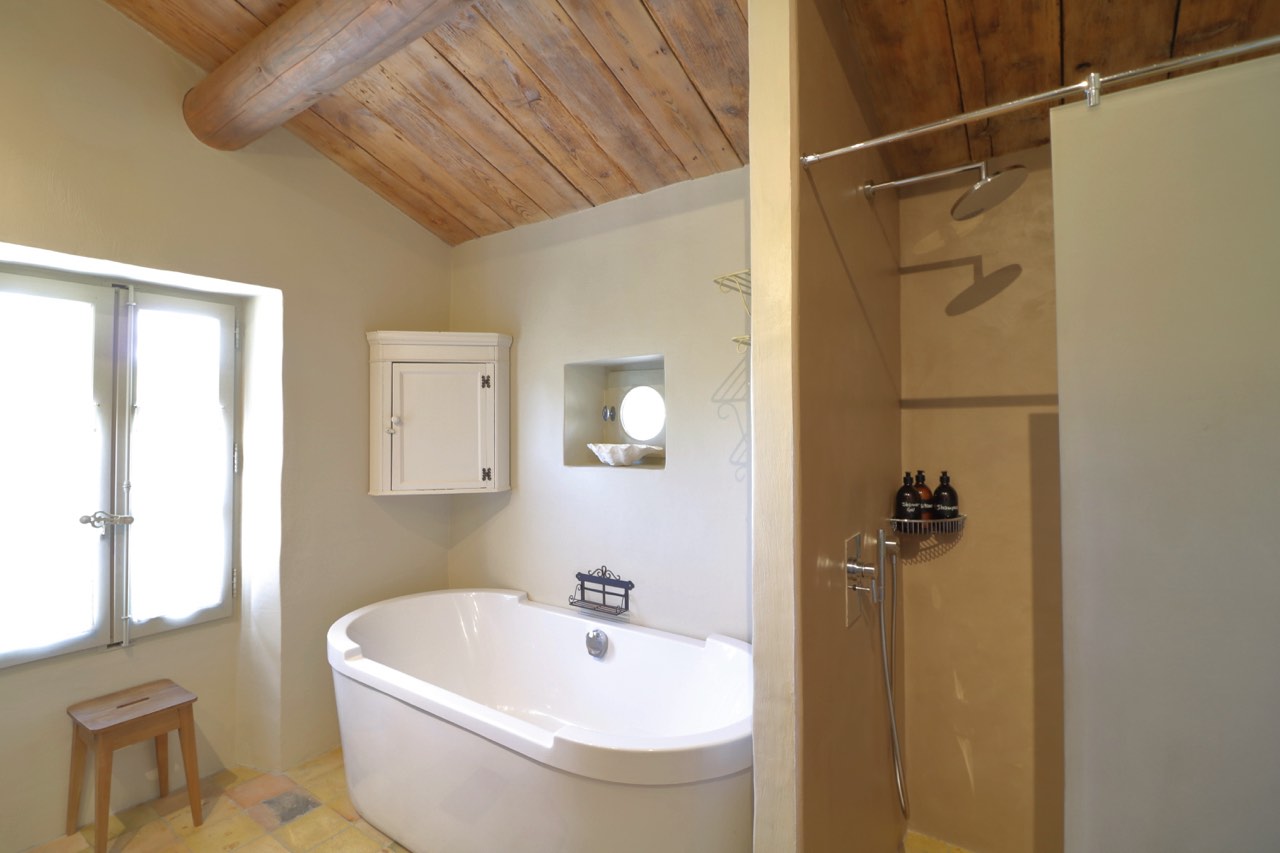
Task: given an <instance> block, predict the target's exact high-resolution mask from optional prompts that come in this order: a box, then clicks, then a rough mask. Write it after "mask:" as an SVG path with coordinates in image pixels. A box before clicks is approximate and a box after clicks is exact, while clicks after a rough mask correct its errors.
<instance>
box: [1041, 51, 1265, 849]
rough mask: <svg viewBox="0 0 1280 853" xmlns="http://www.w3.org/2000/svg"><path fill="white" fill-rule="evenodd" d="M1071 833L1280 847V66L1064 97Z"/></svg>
mask: <svg viewBox="0 0 1280 853" xmlns="http://www.w3.org/2000/svg"><path fill="white" fill-rule="evenodd" d="M1052 125H1053V198H1054V206H1055V211H1054V231H1055V235H1056V243H1057V247H1056V258H1057V302H1058V313H1057V318H1058V347H1059V355H1058V366H1059V367H1058V377H1059V393H1060V395H1061V447H1062V543H1063V567H1062V580H1063V625H1064V673H1065V693H1066V702H1065V724H1066V725H1065V729H1066V731H1065V747H1066V749H1065V757H1066V796H1065V816H1066V845H1065V849H1066V850H1067V851H1068V853H1085V851H1097V850H1169V851H1201V850H1233V851H1257V853H1261V852H1262V851H1271V850H1277V849H1280V823H1277V821H1276V816H1275V811H1276V809H1275V791H1276V790H1277V788H1280V762H1278V761H1277V760H1276V720H1277V718H1280V670H1278V669H1277V667H1276V663H1275V652H1276V649H1277V647H1280V622H1277V620H1276V614H1275V606H1276V602H1277V601H1280V573H1277V571H1276V553H1277V552H1278V551H1280V526H1277V524H1276V521H1275V516H1276V513H1275V502H1274V501H1273V500H1271V499H1270V495H1271V492H1272V491H1273V486H1272V485H1271V483H1272V481H1273V480H1274V478H1275V472H1276V471H1280V450H1278V449H1277V448H1278V445H1277V443H1276V435H1277V434H1278V433H1280V397H1277V395H1276V389H1277V388H1278V387H1280V343H1278V341H1280V339H1278V338H1277V336H1276V328H1275V327H1276V319H1277V318H1280V289H1277V273H1276V270H1277V269H1280V241H1277V240H1276V233H1277V225H1278V224H1280V168H1277V152H1280V57H1277V56H1272V57H1268V58H1266V59H1259V60H1254V61H1251V62H1247V63H1240V64H1237V65H1231V66H1228V67H1225V68H1217V69H1214V70H1211V71H1204V72H1202V73H1198V74H1193V75H1190V76H1185V77H1179V78H1176V79H1173V80H1168V81H1162V82H1159V83H1154V84H1152V85H1150V86H1145V87H1142V88H1140V89H1134V90H1130V91H1124V92H1120V93H1117V94H1112V95H1103V98H1102V104H1101V106H1100V107H1097V108H1096V109H1093V110H1090V109H1088V108H1086V107H1084V106H1083V105H1073V106H1070V107H1063V108H1059V109H1056V110H1054V112H1053V114H1052Z"/></svg>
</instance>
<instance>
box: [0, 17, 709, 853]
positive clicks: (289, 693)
mask: <svg viewBox="0 0 1280 853" xmlns="http://www.w3.org/2000/svg"><path fill="white" fill-rule="evenodd" d="M0 22H2V23H0V104H3V105H4V124H3V131H2V132H0V241H6V242H10V243H17V244H23V245H29V246H37V247H41V248H46V249H53V250H58V251H62V252H69V253H74V254H78V255H84V256H89V257H96V258H108V259H112V260H116V261H123V262H127V263H133V264H138V265H142V266H146V267H154V268H160V269H168V270H177V271H181V272H188V273H197V274H202V275H208V276H214V277H219V278H225V279H231V280H234V281H241V282H250V283H254V284H259V285H265V286H268V287H272V288H278V289H279V290H280V291H282V293H283V321H282V322H283V341H284V343H283V353H282V355H283V375H282V377H281V376H280V375H279V374H277V376H276V377H274V380H275V381H279V382H281V383H282V390H283V399H284V404H283V423H284V427H283V429H284V435H283V463H282V466H281V467H279V469H278V470H276V471H274V472H272V471H267V472H266V473H265V475H264V476H261V477H260V480H261V481H263V482H265V483H266V484H267V491H268V492H270V489H271V487H272V483H274V488H275V489H277V490H278V491H279V497H278V499H275V500H276V503H277V504H278V505H279V507H280V513H281V515H282V521H281V523H280V525H278V529H275V530H274V532H273V530H271V529H270V527H271V524H270V517H271V516H272V513H273V511H274V510H273V507H271V506H270V505H269V504H270V502H271V500H272V498H271V497H270V495H269V494H268V496H267V498H266V500H265V502H263V501H260V502H259V505H260V506H263V509H264V512H262V513H258V514H255V516H254V518H253V521H254V522H256V523H258V524H260V525H263V522H264V518H263V516H266V517H267V519H266V521H267V523H266V524H265V525H264V526H265V527H266V528H267V529H266V530H265V536H262V537H259V541H260V542H261V541H262V540H265V543H266V544H265V545H262V544H259V546H258V547H259V549H260V550H259V552H258V553H256V554H254V555H252V556H251V557H250V558H247V560H246V564H247V565H249V564H252V566H253V571H254V572H255V574H254V575H253V576H252V577H251V578H247V579H246V581H247V584H250V585H252V586H253V595H254V601H255V602H257V603H259V604H261V605H262V609H261V610H260V611H255V612H254V613H253V614H248V615H251V616H252V620H248V619H246V620H228V621H223V622H219V623H214V624H211V625H207V626H204V627H199V628H194V629H188V630H185V631H180V632H176V633H173V634H169V635H165V636H162V637H158V638H153V639H149V640H144V641H142V642H140V643H138V645H136V646H135V647H134V648H132V649H130V650H113V651H107V652H100V653H88V654H84V655H79V656H73V657H69V658H64V659H59V660H54V661H49V662H43V663H35V664H30V665H26V666H22V667H18V668H16V669H9V670H4V671H0V851H5V853H8V851H14V850H21V849H23V848H25V847H27V846H30V845H32V844H35V843H38V842H42V841H45V840H48V839H50V838H52V837H55V836H57V835H59V834H61V830H62V824H63V810H64V809H65V799H64V798H65V796H66V783H67V780H66V773H67V762H68V755H69V732H70V726H69V723H68V722H67V718H66V716H65V713H64V709H65V708H66V706H67V705H68V704H70V703H71V702H73V701H76V700H79V699H83V698H86V697H90V696H94V695H98V694H100V693H103V692H107V691H109V690H112V689H117V688H120V687H125V686H128V685H131V684H135V683H139V682H142V681H146V680H148V679H151V678H155V677H166V676H167V677H171V678H174V679H175V680H177V681H178V682H180V683H182V684H183V685H185V686H187V687H188V688H190V689H192V690H194V691H195V692H196V693H197V694H198V695H199V696H200V700H199V702H198V703H197V705H196V720H197V726H198V729H199V741H200V761H201V771H202V772H203V773H208V772H212V771H213V770H216V769H217V768H218V767H219V766H220V765H222V764H231V763H236V762H241V761H243V762H248V763H253V764H258V765H259V766H275V767H279V766H287V765H290V764H293V763H296V762H297V761H299V760H301V759H303V758H305V757H307V756H308V755H310V754H312V753H315V752H319V751H322V750H324V749H327V748H330V747H332V746H334V745H336V743H337V728H336V719H335V712H334V710H333V699H332V688H331V684H330V675H329V671H328V666H327V664H326V662H325V659H324V631H325V629H326V628H327V626H328V624H329V623H330V622H331V621H332V620H333V619H334V618H336V617H337V616H339V615H341V614H342V613H344V612H347V611H349V610H351V609H353V608H354V607H357V606H360V605H362V604H365V603H367V602H370V601H374V600H377V599H380V598H385V597H388V596H390V595H395V594H399V593H404V592H410V591H413V590H418V589H428V588H434V587H440V586H443V585H444V584H445V581H446V574H445V564H446V558H445V551H446V549H447V545H448V536H449V526H448V522H449V506H448V503H447V499H435V498H429V497H428V498H395V499H389V500H388V499H377V498H370V497H368V496H367V495H366V494H365V493H366V491H367V482H368V481H367V472H366V470H365V468H366V459H367V451H366V442H367V424H366V418H367V416H366V406H367V394H368V390H367V367H366V364H367V358H368V353H367V347H366V343H365V338H364V333H365V331H367V330H369V329H374V328H443V327H444V326H445V325H446V324H447V322H448V302H449V293H448V287H447V275H448V270H447V256H448V249H447V247H445V246H444V245H443V244H442V243H440V242H439V241H438V240H436V239H435V238H434V237H432V236H431V235H429V234H427V233H426V232H425V231H423V230H422V229H421V228H420V227H419V226H417V225H415V224H414V223H413V222H411V221H410V220H409V219H407V218H405V217H404V216H402V215H401V214H399V213H398V212H397V211H395V210H394V209H393V208H392V207H391V206H389V205H387V204H386V203H385V202H383V201H382V200H381V199H379V198H378V197H376V196H375V195H374V194H373V193H371V192H370V191H368V190H366V189H364V188H363V187H361V186H360V185H359V184H357V183H356V182H355V181H354V180H352V179H351V178H350V177H348V176H347V175H345V174H343V173H342V172H341V171H340V170H339V169H338V168H337V167H336V166H334V165H332V164H330V163H329V162H328V161H326V160H325V159H324V158H323V157H321V156H320V155H318V154H316V153H315V152H314V151H312V150H311V149H310V148H309V147H307V146H306V145H304V144H303V143H302V142H300V141H299V140H297V139H295V138H294V137H293V136H292V135H290V134H289V133H288V132H286V131H277V132H275V133H272V134H270V135H269V136H268V137H266V138H264V139H263V140H261V141H259V142H257V143H255V144H254V145H252V146H250V147H249V148H248V149H246V150H245V151H241V152H236V153H222V152H217V151H214V150H212V149H209V148H206V147H204V146H202V145H201V144H199V143H198V142H196V141H195V140H194V139H193V138H192V137H191V135H190V133H189V132H188V131H187V129H186V127H185V126H184V125H183V123H182V117H181V112H180V103H181V100H182V96H183V94H184V92H185V91H186V90H187V89H188V88H189V87H190V86H191V85H193V84H194V83H195V82H196V81H197V80H199V79H200V77H201V72H200V71H199V70H198V69H196V68H194V67H193V66H191V65H190V64H188V63H186V62H185V61H184V60H182V59H180V58H179V57H177V56H176V55H175V54H174V53H173V52H172V51H171V50H170V49H169V48H168V47H166V46H164V45H163V44H161V43H160V42H158V41H156V40H155V39H153V38H152V37H151V36H150V35H148V34H146V33H145V32H144V31H142V30H141V29H139V28H138V27H136V26H135V25H133V24H132V23H130V22H129V21H128V20H127V19H126V18H124V17H123V16H122V15H120V14H119V13H117V12H116V11H114V10H113V9H111V8H110V7H109V6H108V5H107V4H105V3H102V2H99V0H59V2H57V3H33V2H29V0H0ZM726 310H727V306H726ZM266 313H267V314H268V316H267V317H266V322H267V323H268V324H270V323H272V322H274V323H275V325H276V326H277V328H278V327H279V324H280V322H281V320H280V318H279V316H278V315H277V316H276V317H275V318H274V321H273V318H272V317H271V316H269V315H270V314H271V312H270V311H269V310H268V311H267V312H266ZM260 378H261V379H262V381H265V382H269V381H271V380H272V377H260ZM15 404H16V403H15V401H0V407H3V409H4V410H5V411H8V410H9V407H12V406H14V405H15ZM265 456H266V457H267V459H268V460H269V459H270V453H266V454H265ZM245 460H246V466H247V467H251V466H254V465H255V464H258V465H262V464H263V461H264V455H256V456H255V448H254V447H253V446H252V445H250V446H247V447H246V449H245ZM277 464H278V465H279V463H277ZM258 473H259V474H262V471H261V469H259V471H258ZM6 487H8V486H7V485H6ZM90 509H91V508H90ZM276 538H278V541H279V546H278V552H277V553H271V549H272V548H273V541H274V540H275V539H276ZM262 549H265V550H262ZM7 569H8V567H0V573H2V572H3V571H5V570H7ZM250 621H251V622H252V624H253V625H254V626H255V630H254V631H253V632H246V633H245V635H244V636H245V639H244V641H243V642H244V648H243V649H242V648H241V643H242V640H241V632H240V627H241V624H248V623H249V622H250ZM242 652H243V654H242ZM242 662H243V665H242ZM264 733H265V734H264ZM173 755H174V756H175V759H174V760H175V762H176V761H177V758H176V755H177V750H176V749H175V750H174V751H173ZM150 769H151V759H150V757H149V756H148V754H147V751H146V749H145V747H142V746H139V747H131V748H130V749H128V750H125V751H123V752H122V753H121V756H120V760H119V762H118V764H117V770H116V773H115V785H114V791H113V797H112V804H113V809H119V808H123V807H125V806H127V805H129V804H130V803H132V802H136V801H138V800H141V799H143V798H146V797H149V796H153V795H154V789H153V787H152V783H151V782H150V781H148V780H147V779H146V778H145V773H146V772H147V771H148V770H150ZM179 778H180V777H179ZM86 805H87V804H86Z"/></svg>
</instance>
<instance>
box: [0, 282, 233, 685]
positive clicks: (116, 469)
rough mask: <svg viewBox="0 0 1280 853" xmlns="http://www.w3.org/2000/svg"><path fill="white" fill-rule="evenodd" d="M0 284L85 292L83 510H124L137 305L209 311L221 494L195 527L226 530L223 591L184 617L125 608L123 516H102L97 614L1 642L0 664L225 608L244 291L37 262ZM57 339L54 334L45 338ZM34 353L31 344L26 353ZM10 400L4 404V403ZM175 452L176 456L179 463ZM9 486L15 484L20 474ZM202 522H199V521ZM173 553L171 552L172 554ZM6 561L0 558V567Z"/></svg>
mask: <svg viewBox="0 0 1280 853" xmlns="http://www.w3.org/2000/svg"><path fill="white" fill-rule="evenodd" d="M0 291H11V292H19V293H27V294H33V295H39V296H59V297H63V298H71V299H75V300H78V301H86V302H89V303H90V304H92V305H93V306H94V310H95V324H94V329H95V342H94V348H93V351H94V362H95V363H94V376H95V382H94V386H95V389H96V394H95V396H96V398H97V400H98V404H99V409H100V412H101V414H100V434H101V436H102V443H103V454H102V459H103V465H104V468H105V469H106V470H104V472H103V476H102V481H103V484H104V485H103V489H102V490H101V491H102V496H101V499H100V502H99V505H97V506H90V507H85V509H84V513H85V514H86V515H91V514H93V513H94V512H96V511H99V510H101V511H104V512H106V513H108V514H110V515H113V516H117V517H124V516H129V515H130V511H129V489H128V486H127V483H128V477H127V471H128V448H129V440H130V433H131V431H132V414H133V411H134V408H135V407H134V403H135V402H136V401H135V400H134V399H133V397H132V394H133V378H134V375H135V370H134V353H133V351H132V348H133V346H134V343H133V341H134V335H133V331H134V325H133V324H134V322H135V320H136V314H137V310H138V309H139V308H142V309H145V308H147V307H151V306H156V307H160V306H163V307H165V308H166V309H168V310H172V309H174V308H178V309H180V310H183V311H186V312H192V313H198V314H202V315H206V316H212V317H215V318H216V319H217V320H218V321H219V323H220V335H221V337H222V347H221V353H220V355H221V361H222V363H221V367H220V376H219V391H220V397H221V401H220V402H221V403H222V406H223V409H224V414H225V418H226V448H225V454H226V472H227V496H228V499H227V502H226V506H225V511H224V512H223V513H222V517H221V518H216V519H204V520H203V521H202V531H203V530H204V529H207V530H208V531H209V534H210V535H220V536H222V537H224V540H225V541H224V543H223V545H224V548H225V551H224V553H225V555H226V558H225V561H224V562H225V565H224V568H223V572H222V578H221V595H220V597H219V600H218V601H217V603H216V604H214V605H213V606H211V607H207V608H204V609H202V610H199V611H197V612H194V613H191V614H190V615H187V616H184V617H182V618H168V617H155V618H151V619H147V620H137V619H133V618H132V617H131V616H130V615H129V584H130V581H131V578H130V575H129V566H128V554H129V544H128V538H129V525H128V524H111V523H108V524H103V525H102V527H101V544H100V547H101V549H102V558H101V561H100V565H101V570H100V571H99V572H98V573H97V574H98V583H99V590H98V596H97V600H98V614H97V620H96V624H95V626H94V628H93V630H92V631H90V632H89V633H86V634H83V635H80V636H77V637H71V638H67V639H66V640H63V641H60V642H57V643H54V644H51V645H45V646H41V647H38V648H26V649H15V650H12V651H9V652H4V651H0V669H2V668H5V667H9V666H15V665H18V664H22V663H28V662H30V661H35V660H42V659H46V658H50V657H54V656H58V655H63V654H68V653H71V652H77V651H83V650H87V649H95V648H104V647H123V646H128V645H130V644H131V643H132V642H134V641H135V640H137V639H139V638H142V637H148V636H152V635H155V634H159V633H162V632H166V631H169V630H173V629H177V628H182V627H185V626H188V625H194V624H199V623H203V622H209V621H212V620H215V619H222V618H226V617H228V616H231V615H233V613H234V609H235V601H236V598H237V592H238V590H237V583H236V580H237V578H238V575H239V547H238V545H239V506H240V494H239V477H238V476H237V475H238V471H237V470H236V468H237V460H238V456H239V447H240V430H241V422H240V417H239V412H240V410H241V408H242V406H241V402H242V381H241V365H240V359H239V339H240V328H239V326H240V317H241V315H242V313H243V302H244V300H242V299H240V298H237V297H234V296H228V295H226V294H219V293H208V292H203V291H195V290H184V289H180V288H169V287H163V286H158V285H150V284H143V283H137V282H133V283H123V282H120V281H113V280H109V279H105V278H97V277H93V276H80V275H75V274H71V273H60V272H55V271H49V270H43V269H31V268H24V267H18V266H11V265H7V264H0ZM51 345H56V342H51ZM38 357H39V354H38V353H34V354H33V358H38ZM6 402H8V403H10V404H11V405H12V413H11V414H9V415H8V416H10V417H17V416H22V415H24V414H25V415H27V416H31V417H42V416H46V415H45V414H44V413H33V412H26V411H24V409H23V407H22V405H21V403H20V402H19V401H6ZM6 408H8V406H6ZM180 461H181V460H175V464H179V463H180ZM10 488H18V489H21V488H22V486H21V484H11V486H10ZM204 522H207V524H206V523H204ZM93 533H94V531H92V530H90V529H89V527H88V526H82V525H81V524H79V523H76V519H70V521H69V524H68V527H67V530H66V535H68V536H84V535H92V534H93ZM175 562H176V561H175ZM3 569H4V567H0V570H3Z"/></svg>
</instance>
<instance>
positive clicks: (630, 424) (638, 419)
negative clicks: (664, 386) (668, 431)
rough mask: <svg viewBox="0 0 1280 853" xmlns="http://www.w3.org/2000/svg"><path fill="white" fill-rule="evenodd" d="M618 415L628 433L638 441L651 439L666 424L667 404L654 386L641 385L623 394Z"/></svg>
mask: <svg viewBox="0 0 1280 853" xmlns="http://www.w3.org/2000/svg"><path fill="white" fill-rule="evenodd" d="M618 417H619V418H620V419H621V420H622V429H623V431H624V432H626V434H627V435H629V436H631V437H632V438H633V439H635V440H636V441H649V440H650V439H652V438H654V437H656V436H657V435H658V433H660V432H662V427H663V426H665V425H666V422H667V405H666V403H664V402H663V400H662V395H661V394H659V393H658V392H657V391H655V390H654V389H653V388H650V387H649V386H648V385H640V386H638V387H636V388H632V389H631V390H630V391H628V392H627V393H626V394H625V395H623V397H622V404H621V405H620V406H619V407H618Z"/></svg>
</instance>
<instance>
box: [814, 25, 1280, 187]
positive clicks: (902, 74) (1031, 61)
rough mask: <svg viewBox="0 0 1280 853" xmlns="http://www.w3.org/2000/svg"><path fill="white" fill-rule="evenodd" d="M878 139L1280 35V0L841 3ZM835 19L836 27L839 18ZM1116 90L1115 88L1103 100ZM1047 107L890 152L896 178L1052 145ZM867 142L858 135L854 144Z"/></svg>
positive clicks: (850, 56) (853, 74)
mask: <svg viewBox="0 0 1280 853" xmlns="http://www.w3.org/2000/svg"><path fill="white" fill-rule="evenodd" d="M832 2H833V3H839V4H842V5H843V9H842V10H841V11H842V12H843V14H842V15H840V16H833V15H828V16H827V17H828V20H829V21H830V20H832V19H833V18H834V19H836V20H839V23H840V24H841V25H842V28H843V30H844V32H843V38H844V39H845V41H846V44H847V45H848V50H847V51H846V52H845V58H846V62H845V70H846V72H847V73H848V74H849V76H850V78H851V83H852V84H853V85H854V86H855V90H856V91H859V93H860V94H862V95H863V96H864V100H865V101H866V102H868V103H869V111H870V113H871V115H870V116H869V117H868V120H869V121H870V122H871V123H872V124H873V126H874V131H875V132H876V133H877V134H881V133H890V132H893V131H896V130H903V129H906V128H909V127H916V126H918V125H922V124H927V123H929V122H932V121H937V120H939V119H944V118H948V117H950V116H953V115H957V114H959V113H964V112H969V111H971V110H976V109H980V108H982V107H986V106H991V105H993V104H999V103H1003V102H1005V101H1011V100H1015V99H1017V98H1021V97H1025V96H1027V95H1034V94H1037V93H1039V92H1044V91H1048V90H1052V89H1056V88H1058V87H1060V86H1065V85H1070V84H1072V83H1078V82H1080V81H1081V80H1084V79H1085V78H1086V77H1087V76H1088V74H1089V73H1090V72H1095V71H1096V72H1098V73H1099V74H1102V75H1104V76H1105V75H1107V74H1112V73H1116V72H1119V71H1127V70H1129V69H1132V68H1139V67H1142V66H1146V65H1151V64H1153V63H1156V62H1160V61H1162V60H1165V59H1171V58H1173V57H1179V56H1187V55H1190V54H1195V53H1203V52H1205V51H1209V50H1216V49H1218V48H1222V47H1229V46H1231V45H1234V44H1238V43H1240V42H1245V41H1252V40H1254V39H1260V38H1265V37H1267V36H1272V35H1276V34H1277V33H1280V1H1278V0H832ZM829 25H830V24H829ZM1107 91H1115V90H1114V89H1109V90H1107V89H1104V92H1103V98H1104V99H1105V98H1106V92H1107ZM1050 107H1051V105H1050V104H1045V105H1043V106H1041V107H1039V108H1028V109H1024V110H1020V111H1018V112H1014V113H1009V114H1006V115H1004V116H999V117H997V118H994V119H991V120H989V121H986V122H983V123H980V124H971V125H968V126H966V127H964V128H955V129H952V130H948V131H943V132H938V133H932V134H928V135H925V136H918V137H915V138H913V139H910V140H907V141H904V142H899V143H894V144H893V145H891V146H888V147H886V148H885V149H883V150H884V153H885V158H886V160H887V162H888V166H889V170H890V172H891V173H893V175H894V177H906V176H909V175H918V174H922V173H925V172H931V171H935V170H938V169H945V168H948V167H951V166H957V165H961V164H964V163H970V162H976V161H978V160H983V159H985V158H988V157H991V156H995V155H1000V154H1007V153H1010V152H1014V151H1018V150H1021V149H1024V148H1031V147H1034V146H1038V145H1044V144H1046V143H1047V142H1048V141H1049V109H1050ZM851 141H856V140H851Z"/></svg>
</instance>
